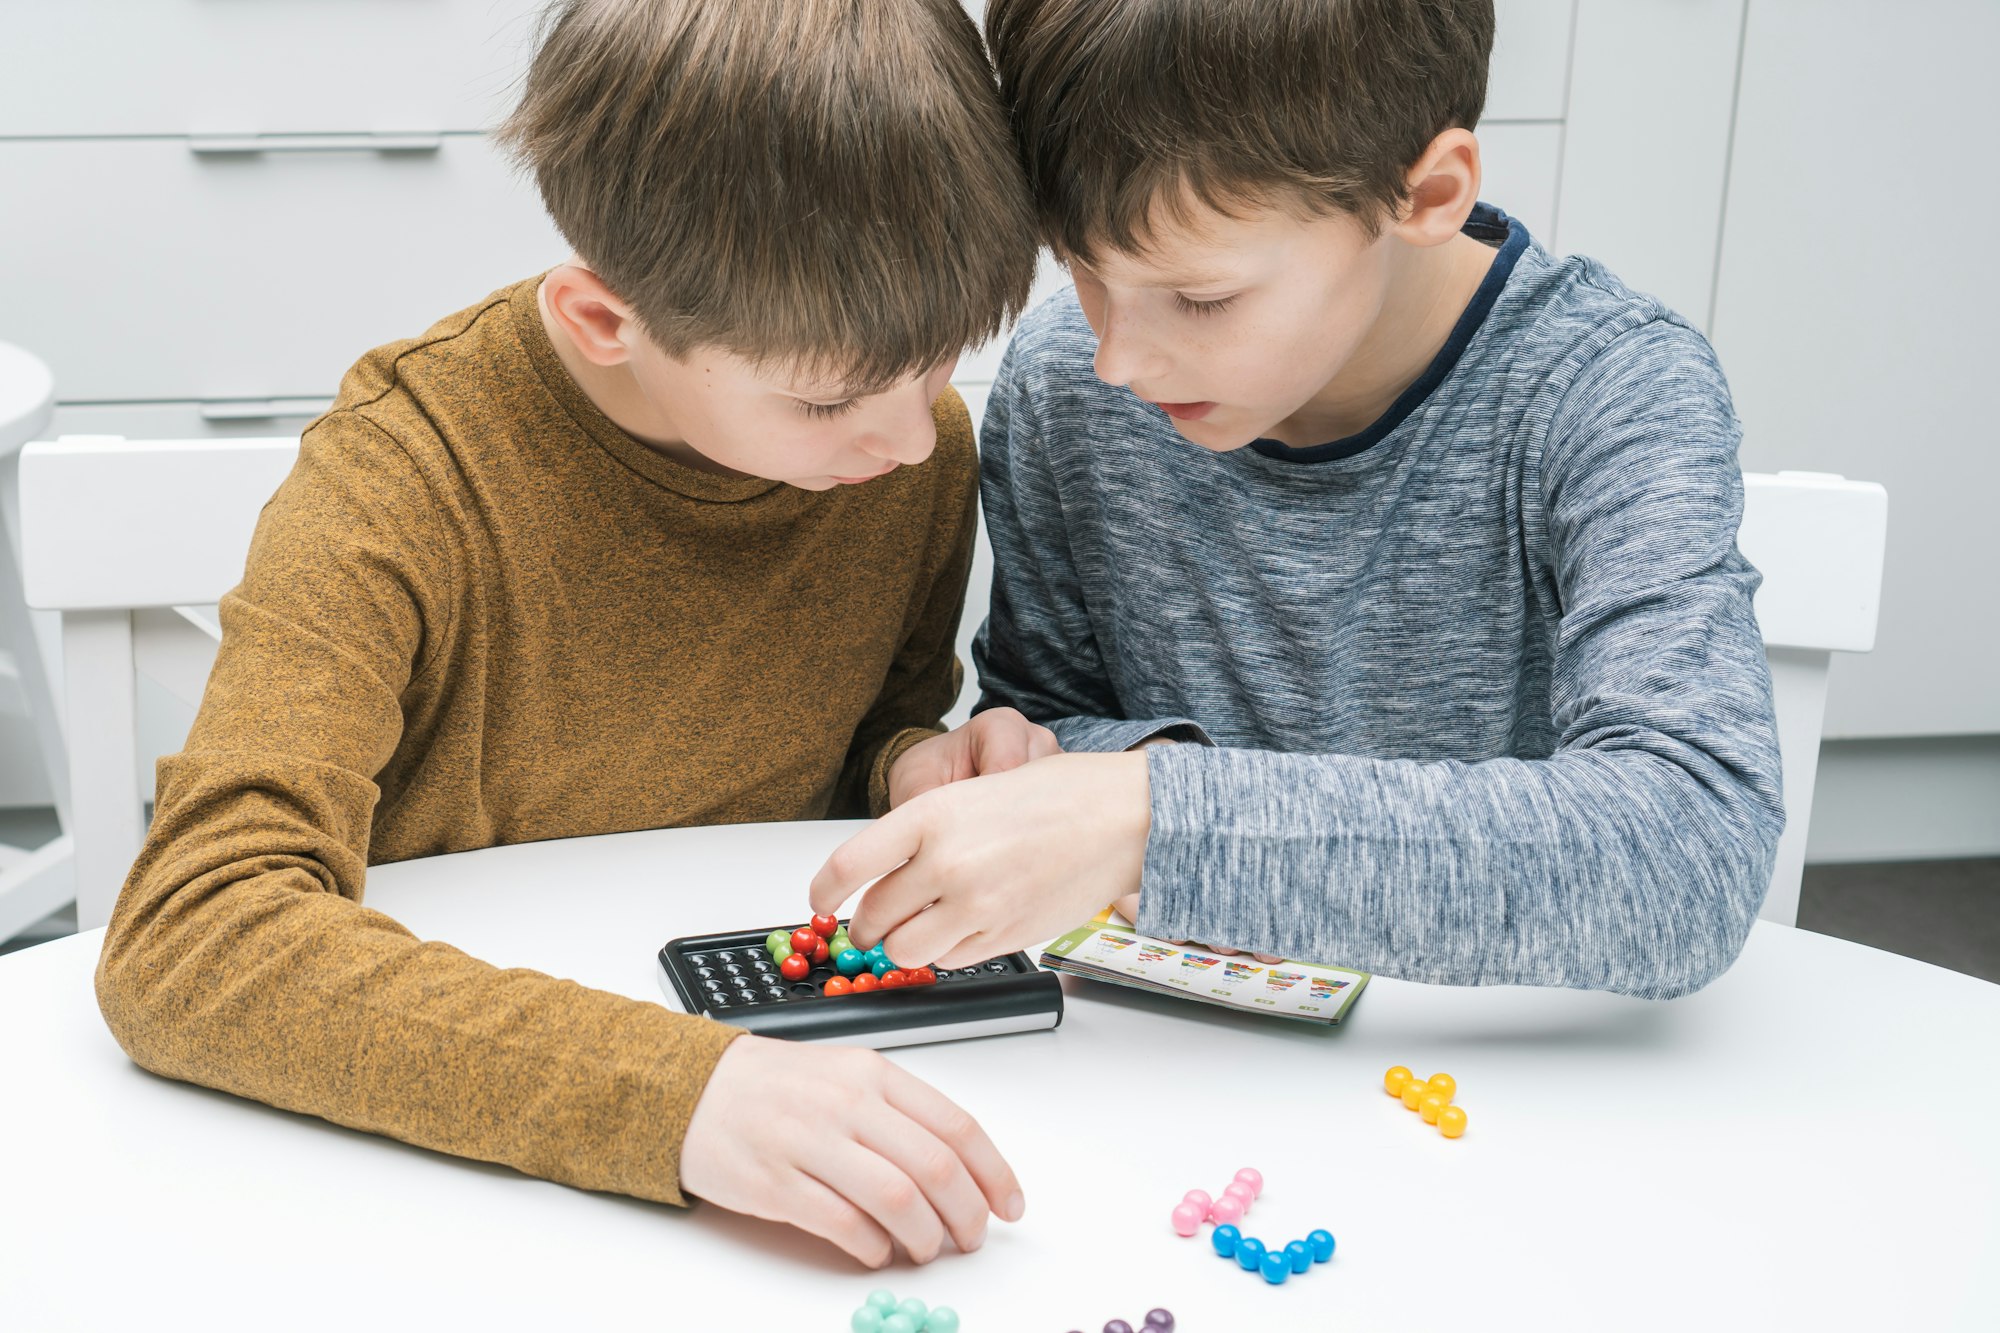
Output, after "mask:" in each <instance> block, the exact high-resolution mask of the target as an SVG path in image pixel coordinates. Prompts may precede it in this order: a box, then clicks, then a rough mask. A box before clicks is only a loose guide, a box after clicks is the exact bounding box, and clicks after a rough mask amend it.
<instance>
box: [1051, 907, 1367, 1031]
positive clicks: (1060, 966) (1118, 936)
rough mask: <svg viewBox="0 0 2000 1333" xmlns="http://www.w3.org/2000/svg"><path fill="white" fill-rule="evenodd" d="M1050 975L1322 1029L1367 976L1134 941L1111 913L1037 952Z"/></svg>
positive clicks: (1147, 939) (1342, 1013) (1143, 938)
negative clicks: (1130, 988) (1271, 1016)
mask: <svg viewBox="0 0 2000 1333" xmlns="http://www.w3.org/2000/svg"><path fill="white" fill-rule="evenodd" d="M1041 964H1042V966H1043V967H1046V968H1048V969H1049V970H1050V971H1052V972H1067V973H1069V974H1070V975H1071V976H1074V977H1089V978H1090V979H1091V980H1093V981H1109V982H1112V983H1114V984H1116V985H1120V986H1135V987H1137V988H1138V989H1140V990H1147V991H1152V992H1154V993H1155V994H1159V995H1179V996H1181V997H1183V998H1185V999H1189V1000H1199V1001H1201V1002H1202V1003H1203V1004H1216V1005H1221V1006H1222V1007H1223V1008H1225V1009H1243V1010H1247V1011H1249V1012H1250V1013H1253V1014H1275V1015H1277V1016H1278V1017H1279V1018H1296V1019H1299V1020H1300V1021H1302V1022H1306V1023H1325V1024H1327V1025H1329V1026H1331V1025H1332V1024H1335V1023H1338V1022H1339V1021H1340V1020H1341V1019H1343V1018H1345V1017H1346V1016H1347V1010H1348V1007H1349V1006H1350V1005H1352V1004H1353V1003H1354V997H1355V996H1357V995H1359V994H1361V989H1362V987H1364V986H1366V985H1367V984H1368V973H1366V972H1356V971H1354V970H1353V969H1352V968H1346V967H1329V966H1327V965H1326V964H1324V963H1295V962H1290V961H1287V962H1283V963H1260V962H1258V961H1257V960H1256V959H1255V958H1253V957H1251V956H1250V955H1249V954H1247V953H1241V954H1231V955H1228V956H1224V955H1221V954H1214V953H1209V952H1207V951H1205V950H1202V949H1196V948H1193V947H1182V946H1181V945H1178V944H1169V943H1167V942H1166V941H1165V940H1156V939H1153V938H1152V937H1151V936H1147V935H1141V934H1140V933H1139V932H1138V931H1136V930H1133V929H1132V928H1131V927H1130V926H1128V925H1126V924H1125V923H1124V921H1123V919H1122V918H1119V917H1116V916H1114V915H1113V914H1112V911H1111V909H1110V908H1108V907H1107V908H1105V909H1104V910H1103V911H1102V912H1099V913H1098V914H1097V916H1096V917H1095V919H1093V920H1092V921H1090V922H1089V923H1088V924H1086V925H1082V926H1079V927H1077V928H1076V929H1075V930H1072V931H1071V932H1070V933H1069V934H1067V935H1065V936H1063V937H1062V938H1061V939H1059V940H1056V941H1055V942H1054V943H1052V944H1050V945H1049V946H1048V948H1047V949H1045V950H1043V951H1042V957H1041Z"/></svg>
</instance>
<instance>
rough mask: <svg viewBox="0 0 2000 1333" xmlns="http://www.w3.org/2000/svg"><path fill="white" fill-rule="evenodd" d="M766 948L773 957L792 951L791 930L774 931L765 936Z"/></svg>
mask: <svg viewBox="0 0 2000 1333" xmlns="http://www.w3.org/2000/svg"><path fill="white" fill-rule="evenodd" d="M764 948H765V949H766V950H767V951H769V953H770V955H771V957H772V958H773V959H776V958H777V957H778V956H779V955H780V954H787V953H790V952H791V951H792V936H791V932H789V931H784V930H774V931H772V932H771V933H770V934H768V935H766V936H765V937H764Z"/></svg>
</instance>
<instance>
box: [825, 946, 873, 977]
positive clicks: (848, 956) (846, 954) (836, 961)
mask: <svg viewBox="0 0 2000 1333" xmlns="http://www.w3.org/2000/svg"><path fill="white" fill-rule="evenodd" d="M867 966H868V960H867V959H865V958H863V957H862V956H861V951H860V950H859V949H842V950H841V951H840V952H839V953H837V954H835V955H834V956H833V967H834V970H835V971H836V972H839V973H840V975H842V976H843V977H851V976H853V975H854V974H855V973H856V972H859V971H861V970H862V969H863V968H865V967H867Z"/></svg>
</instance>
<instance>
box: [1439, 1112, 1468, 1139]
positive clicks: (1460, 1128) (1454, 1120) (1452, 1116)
mask: <svg viewBox="0 0 2000 1333" xmlns="http://www.w3.org/2000/svg"><path fill="white" fill-rule="evenodd" d="M1438 1133H1440V1134H1442V1135H1444V1136H1445V1137H1446V1138H1448V1139H1455V1138H1457V1137H1458V1136H1459V1135H1461V1134H1463V1133H1465V1108H1464V1107H1463V1106H1447V1107H1445V1108H1444V1109H1443V1110H1442V1111H1439V1112H1438Z"/></svg>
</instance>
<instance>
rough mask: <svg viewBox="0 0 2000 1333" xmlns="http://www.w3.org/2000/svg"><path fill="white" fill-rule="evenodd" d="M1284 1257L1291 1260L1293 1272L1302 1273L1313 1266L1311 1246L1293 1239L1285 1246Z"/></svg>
mask: <svg viewBox="0 0 2000 1333" xmlns="http://www.w3.org/2000/svg"><path fill="white" fill-rule="evenodd" d="M1285 1258H1286V1259H1287V1260H1289V1261H1290V1262H1291V1265H1292V1271H1293V1272H1294V1273H1303V1272H1305V1271H1306V1270H1307V1269H1308V1268H1311V1267H1312V1266H1313V1252H1312V1246H1310V1245H1308V1244H1306V1243H1305V1242H1304V1241H1302V1240H1295V1241H1293V1242H1292V1243H1291V1244H1290V1245H1287V1246H1286V1247H1285Z"/></svg>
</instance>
